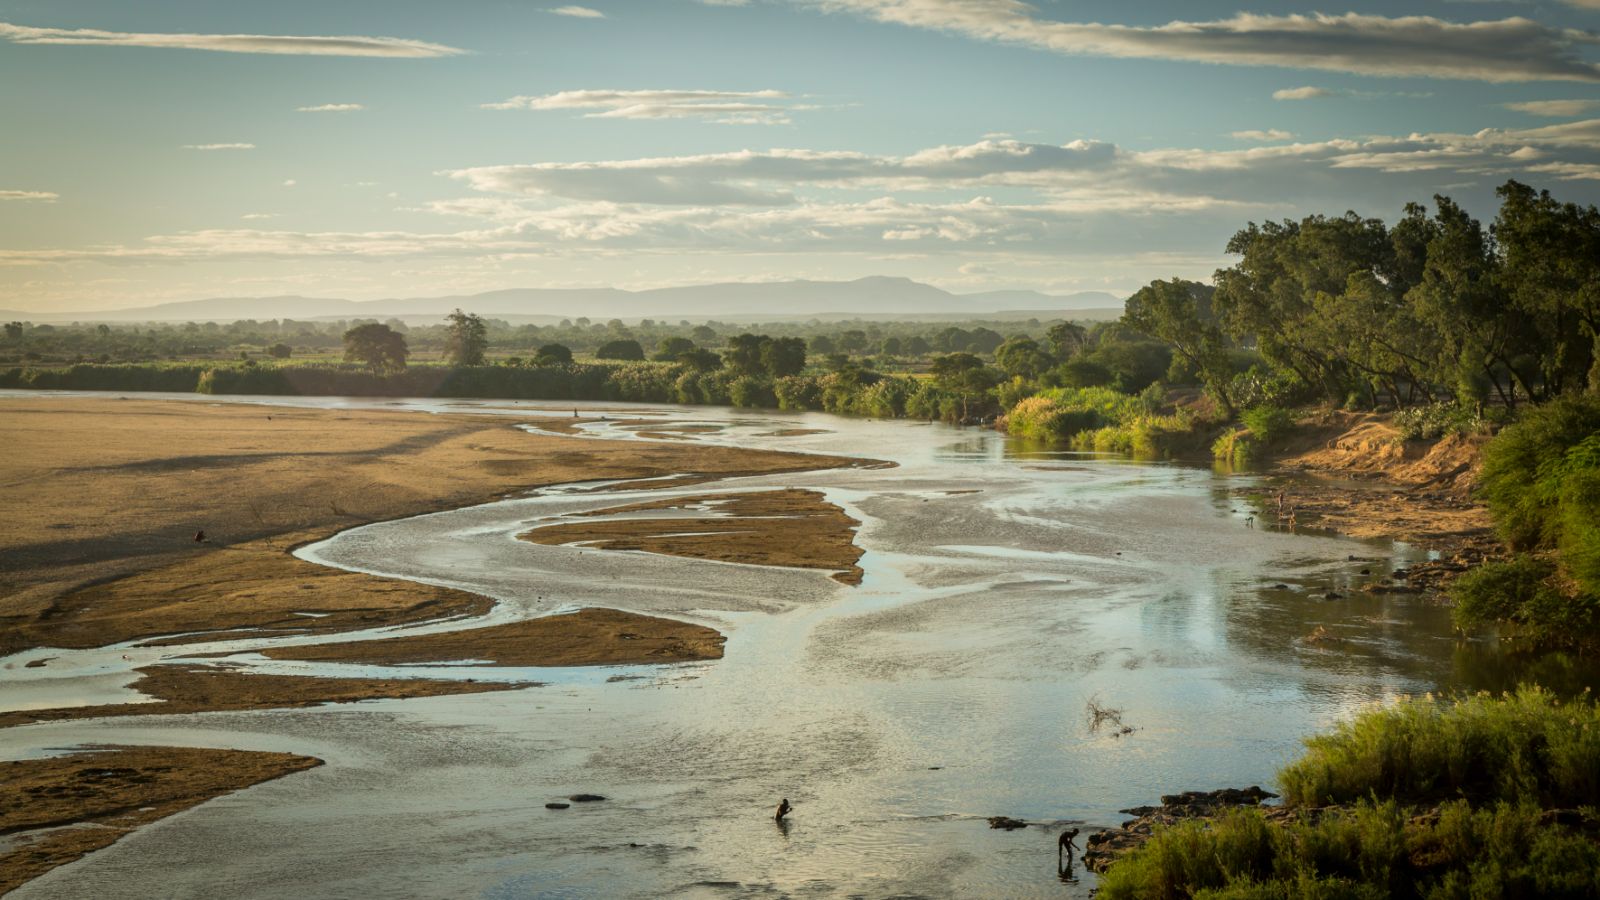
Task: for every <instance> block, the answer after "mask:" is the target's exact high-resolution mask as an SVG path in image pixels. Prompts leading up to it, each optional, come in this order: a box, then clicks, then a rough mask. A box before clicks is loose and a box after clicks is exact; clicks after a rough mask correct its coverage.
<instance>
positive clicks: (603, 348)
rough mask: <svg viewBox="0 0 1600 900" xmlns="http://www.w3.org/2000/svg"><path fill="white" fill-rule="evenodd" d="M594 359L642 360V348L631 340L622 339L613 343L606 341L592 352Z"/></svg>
mask: <svg viewBox="0 0 1600 900" xmlns="http://www.w3.org/2000/svg"><path fill="white" fill-rule="evenodd" d="M594 356H595V359H626V360H643V359H644V348H643V347H641V346H639V342H638V341H636V340H634V339H632V338H622V339H620V340H615V341H606V342H605V343H604V344H601V345H600V348H599V349H598V350H595V351H594Z"/></svg>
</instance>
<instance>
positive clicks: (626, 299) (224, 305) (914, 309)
mask: <svg viewBox="0 0 1600 900" xmlns="http://www.w3.org/2000/svg"><path fill="white" fill-rule="evenodd" d="M458 307H459V308H461V309H464V310H466V311H468V312H473V313H477V314H478V315H481V316H492V317H494V318H500V319H510V320H516V321H547V320H548V321H558V320H560V319H570V318H577V317H579V316H587V317H589V318H590V319H640V318H653V319H669V320H673V319H684V318H692V319H706V318H714V319H723V320H733V321H757V322H762V321H765V322H771V321H779V320H785V319H810V318H820V319H827V320H839V319H854V318H863V319H882V318H902V319H903V318H913V317H914V318H928V317H938V318H946V319H949V318H961V319H965V318H982V317H1003V318H1015V317H1017V314H1019V313H1028V314H1030V315H1035V316H1038V317H1040V318H1047V317H1050V316H1053V315H1060V314H1062V313H1068V312H1071V313H1078V312H1088V311H1093V312H1094V313H1097V314H1098V315H1093V316H1089V317H1092V318H1105V317H1108V315H1107V313H1108V312H1112V313H1120V312H1121V309H1122V298H1121V297H1117V296H1115V295H1113V294H1107V293H1104V292H1100V291H1085V292H1082V293H1076V294H1066V295H1054V294H1043V293H1040V292H1038V291H986V292H983V293H978V294H952V293H950V292H949V291H945V290H941V289H940V288H936V287H934V286H933V285H930V284H923V283H921V282H917V281H912V280H911V279H909V278H887V277H871V278H859V279H857V280H855V281H771V282H755V283H738V282H735V283H728V284H702V285H695V286H691V287H674V288H657V289H654V290H648V291H624V290H619V289H617V288H514V289H511V290H502V291H488V292H485V293H482V294H461V295H454V296H447V297H408V298H396V299H391V300H362V301H356V300H340V299H334V298H320V297H297V296H282V297H217V298H214V299H210V300H189V301H185V302H181V303H162V304H159V305H157V306H145V307H139V308H136V309H112V310H102V311H98V312H70V313H46V312H16V311H8V310H0V318H3V319H5V320H6V321H10V320H13V319H22V320H26V321H32V322H167V321H178V322H188V321H194V322H206V321H220V322H232V321H235V320H237V319H263V320H265V319H355V318H364V319H387V318H401V319H427V318H438V317H442V316H444V315H446V314H447V313H449V312H450V311H451V310H453V309H456V308H458ZM1004 314H1009V315H1004Z"/></svg>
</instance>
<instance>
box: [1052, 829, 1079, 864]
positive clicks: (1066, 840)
mask: <svg viewBox="0 0 1600 900" xmlns="http://www.w3.org/2000/svg"><path fill="white" fill-rule="evenodd" d="M1077 836H1078V829H1076V828H1069V829H1067V830H1066V831H1063V832H1061V840H1059V841H1058V842H1057V847H1056V858H1057V861H1059V860H1060V857H1061V854H1063V853H1065V854H1066V856H1067V859H1071V858H1072V853H1073V851H1075V850H1077V849H1078V845H1077V844H1074V843H1073V842H1072V839H1073V838H1075V837H1077Z"/></svg>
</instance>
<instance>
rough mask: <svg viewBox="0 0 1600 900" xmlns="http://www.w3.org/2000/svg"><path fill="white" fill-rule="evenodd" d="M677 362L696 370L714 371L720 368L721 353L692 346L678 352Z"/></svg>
mask: <svg viewBox="0 0 1600 900" xmlns="http://www.w3.org/2000/svg"><path fill="white" fill-rule="evenodd" d="M678 363H679V364H680V365H684V366H687V367H688V368H691V369H693V370H695V371H696V372H715V371H716V370H718V369H720V368H722V355H721V354H719V353H717V352H716V351H714V350H707V349H705V348H704V347H694V348H691V349H689V350H685V351H684V352H683V353H680V354H678Z"/></svg>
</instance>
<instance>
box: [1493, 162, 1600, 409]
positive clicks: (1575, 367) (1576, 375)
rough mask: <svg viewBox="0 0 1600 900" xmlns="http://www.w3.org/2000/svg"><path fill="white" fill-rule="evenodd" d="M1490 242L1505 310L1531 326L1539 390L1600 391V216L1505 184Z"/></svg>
mask: <svg viewBox="0 0 1600 900" xmlns="http://www.w3.org/2000/svg"><path fill="white" fill-rule="evenodd" d="M1496 193H1497V194H1499V196H1500V214H1499V216H1497V217H1496V218H1495V223H1494V238H1495V241H1496V242H1497V243H1498V245H1499V250H1500V258H1501V270H1502V274H1501V278H1502V282H1503V284H1504V285H1505V289H1506V292H1507V293H1508V294H1509V295H1510V297H1511V299H1512V302H1513V303H1515V304H1516V305H1517V307H1518V308H1519V309H1521V310H1523V311H1524V312H1526V313H1528V314H1529V315H1531V316H1533V317H1534V318H1535V323H1536V325H1537V327H1538V328H1539V331H1540V334H1541V337H1542V338H1543V339H1544V341H1545V345H1544V347H1543V348H1542V352H1541V353H1540V358H1541V360H1542V361H1543V369H1544V372H1543V374H1544V380H1545V390H1546V393H1548V394H1552V395H1553V394H1558V393H1561V391H1562V390H1563V389H1564V388H1566V387H1567V386H1568V385H1572V384H1583V383H1584V382H1585V381H1587V382H1588V385H1589V386H1590V387H1591V388H1595V389H1600V210H1596V209H1595V207H1593V206H1578V205H1577V204H1575V203H1558V202H1557V201H1556V200H1555V199H1554V198H1553V197H1551V196H1550V192H1549V191H1540V192H1538V193H1534V190H1533V188H1531V187H1528V186H1527V185H1525V184H1519V183H1518V182H1515V181H1508V182H1506V183H1505V184H1504V185H1502V186H1501V187H1500V188H1499V189H1498V190H1497V191H1496Z"/></svg>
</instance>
